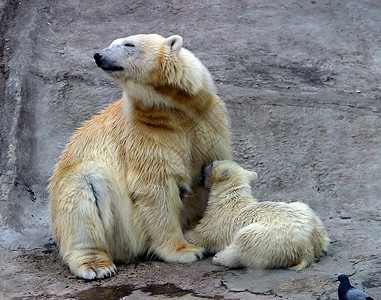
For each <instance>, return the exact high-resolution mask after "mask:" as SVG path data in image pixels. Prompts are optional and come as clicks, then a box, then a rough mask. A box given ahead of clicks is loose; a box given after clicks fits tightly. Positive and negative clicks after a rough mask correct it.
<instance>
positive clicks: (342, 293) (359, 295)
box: [337, 274, 374, 300]
mask: <svg viewBox="0 0 381 300" xmlns="http://www.w3.org/2000/svg"><path fill="white" fill-rule="evenodd" d="M337 281H340V284H339V289H338V293H339V300H374V299H373V298H372V297H369V296H368V295H367V294H365V293H364V292H362V291H360V290H358V289H356V288H355V287H354V286H352V285H351V284H350V282H349V278H348V276H347V275H345V274H339V277H338V278H337Z"/></svg>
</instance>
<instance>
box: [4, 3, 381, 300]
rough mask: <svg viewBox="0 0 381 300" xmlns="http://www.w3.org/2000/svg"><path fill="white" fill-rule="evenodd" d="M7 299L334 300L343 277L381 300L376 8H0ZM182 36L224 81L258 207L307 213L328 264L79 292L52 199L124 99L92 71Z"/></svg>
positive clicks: (180, 269) (165, 270)
mask: <svg viewBox="0 0 381 300" xmlns="http://www.w3.org/2000/svg"><path fill="white" fill-rule="evenodd" d="M0 23H1V26H0V50H1V52H0V72H1V77H0V112H1V118H0V126H1V127H0V129H1V130H0V149H1V150H0V151H1V154H0V246H1V247H0V260H1V261H2V264H1V266H0V277H1V280H0V299H9V298H12V297H14V298H15V299H21V298H23V299H50V298H54V299H66V298H71V297H74V298H77V299H119V298H122V297H125V298H127V297H128V299H134V298H136V299H142V298H143V299H144V298H145V299H150V298H152V299H153V298H158V297H159V298H168V297H176V298H181V299H198V298H210V299H273V298H274V299H277V298H282V299H336V297H337V294H336V293H337V283H335V282H334V280H336V278H337V274H338V273H347V274H352V273H355V274H354V275H353V276H352V278H351V282H352V283H353V285H355V286H356V287H357V288H359V289H364V290H365V291H366V292H367V293H368V294H369V295H371V296H372V297H373V298H374V299H379V298H381V288H380V286H381V269H380V265H381V258H380V257H381V256H380V254H381V250H380V247H381V235H380V225H381V211H380V209H381V201H380V198H381V185H380V180H381V118H380V117H381V113H380V110H381V96H380V95H381V86H380V82H381V27H380V24H381V3H380V2H379V1H366V2H364V1H361V2H360V1H356V0H349V1H336V0H334V1H320V0H316V1H291V0H286V1H228V0H221V1H201V0H200V1H191V2H188V1H182V0H180V1H159V0H157V1H149V2H148V1H122V0H113V1H111V0H108V1H75V0H66V1H47V0H34V1H26V0H20V1H0ZM136 33H159V34H162V35H164V36H169V35H171V34H179V35H182V36H183V38H184V44H185V47H187V48H188V49H190V50H191V51H193V52H194V53H195V54H196V55H197V56H198V57H199V58H200V59H201V60H202V61H203V62H204V64H205V65H206V67H207V68H208V69H209V70H210V72H211V73H212V75H213V77H214V78H215V81H216V84H217V86H218V91H219V94H220V96H221V98H223V99H224V100H225V101H226V103H227V107H228V111H229V114H230V116H231V118H232V132H233V148H234V155H235V159H236V160H237V161H238V162H239V163H241V164H242V165H243V166H245V167H247V168H251V169H253V170H255V171H256V172H257V173H258V174H259V180H258V181H257V182H256V184H255V185H254V186H253V188H254V196H256V197H257V198H258V199H259V200H274V201H277V200H283V201H303V202H306V203H308V204H309V205H310V206H311V207H312V208H313V209H314V210H315V211H316V212H317V214H318V215H319V216H320V217H321V218H322V219H323V221H324V223H325V225H326V227H327V230H328V232H329V235H330V237H331V240H332V242H331V245H330V250H329V252H328V255H327V256H325V257H322V259H321V260H320V262H319V263H317V264H314V265H313V266H312V267H310V268H308V269H306V270H303V271H301V272H293V271H286V270H264V271H263V270H262V271H259V270H250V269H245V270H228V269H225V268H222V267H216V266H213V265H211V259H210V258H209V259H206V260H202V261H199V262H196V263H193V264H189V265H176V264H165V263H162V262H143V263H140V264H137V265H119V266H118V269H119V275H118V276H116V277H114V278H112V279H109V280H105V281H99V282H98V281H95V282H84V281H81V280H77V279H75V278H73V276H72V275H71V274H70V273H69V272H68V270H67V268H66V267H65V266H64V265H63V264H62V262H61V261H60V259H59V258H58V255H57V251H56V249H55V247H54V245H53V244H52V239H51V234H50V232H49V212H48V203H49V201H48V193H47V190H46V186H47V183H48V179H49V177H50V175H51V173H52V170H53V167H54V164H55V163H56V162H58V160H59V156H60V153H61V151H62V150H63V148H64V146H65V144H66V143H67V142H68V139H69V138H70V136H71V135H72V133H73V131H74V130H75V128H77V127H79V126H80V125H81V123H82V122H83V121H85V120H87V119H89V118H90V117H91V116H92V115H94V114H95V113H97V112H98V111H99V110H100V109H102V108H104V107H106V106H107V105H108V104H110V103H112V102H113V101H115V100H117V99H118V98H119V97H120V96H121V89H120V88H119V87H118V85H117V84H116V83H115V82H113V81H112V80H111V79H110V78H108V77H107V75H105V74H103V73H102V72H101V71H100V70H99V69H98V68H97V67H96V65H95V63H94V62H93V58H92V56H93V53H94V52H96V51H97V50H99V49H102V48H104V47H105V46H107V45H108V44H109V43H110V42H111V41H112V40H113V39H115V38H118V37H124V36H128V35H131V34H136Z"/></svg>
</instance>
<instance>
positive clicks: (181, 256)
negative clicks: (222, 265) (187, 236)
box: [161, 242, 207, 264]
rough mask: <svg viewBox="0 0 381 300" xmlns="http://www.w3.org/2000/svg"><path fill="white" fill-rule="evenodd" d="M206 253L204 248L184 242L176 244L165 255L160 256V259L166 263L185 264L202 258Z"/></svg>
mask: <svg viewBox="0 0 381 300" xmlns="http://www.w3.org/2000/svg"><path fill="white" fill-rule="evenodd" d="M206 253H207V251H206V250H205V249H204V248H201V247H197V246H195V245H192V244H189V243H186V242H178V243H175V245H174V246H173V247H172V249H170V250H169V251H168V252H167V253H166V254H165V255H161V257H162V258H163V259H164V260H165V261H166V262H174V263H181V264H185V263H190V262H194V261H197V260H199V259H202V258H204V257H205V256H206Z"/></svg>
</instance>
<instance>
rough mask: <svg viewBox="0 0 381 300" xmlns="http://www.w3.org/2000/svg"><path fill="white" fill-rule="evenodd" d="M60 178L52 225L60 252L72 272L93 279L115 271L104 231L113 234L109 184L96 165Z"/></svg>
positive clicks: (112, 273) (106, 176)
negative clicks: (60, 182) (93, 168)
mask: <svg viewBox="0 0 381 300" xmlns="http://www.w3.org/2000/svg"><path fill="white" fill-rule="evenodd" d="M70 175H71V176H68V177H69V179H67V178H66V179H64V180H62V185H61V188H60V193H59V194H58V200H59V201H56V203H55V204H54V205H52V206H53V207H52V223H53V224H52V229H53V232H54V233H55V238H56V240H57V244H58V245H59V247H60V253H61V255H62V257H63V259H64V261H65V262H66V263H68V265H69V268H70V270H71V272H72V273H73V274H74V275H76V276H77V277H80V278H83V279H87V280H92V279H95V278H105V277H110V276H112V275H114V274H115V273H116V267H115V265H114V264H113V262H112V261H111V258H110V254H109V246H108V243H107V239H106V235H109V237H108V238H109V239H110V238H112V227H113V217H112V211H111V197H112V195H113V192H112V184H111V181H110V180H108V179H107V178H109V177H108V175H107V173H106V172H105V170H103V169H101V168H97V169H96V170H91V171H87V172H81V173H79V174H78V173H75V174H70Z"/></svg>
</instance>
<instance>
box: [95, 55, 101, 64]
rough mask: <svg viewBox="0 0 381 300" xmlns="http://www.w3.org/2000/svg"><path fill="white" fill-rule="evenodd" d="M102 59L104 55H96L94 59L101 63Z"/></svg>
mask: <svg viewBox="0 0 381 300" xmlns="http://www.w3.org/2000/svg"><path fill="white" fill-rule="evenodd" d="M101 58H102V55H100V54H99V53H95V54H94V59H95V61H96V62H98V61H100V59H101Z"/></svg>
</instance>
